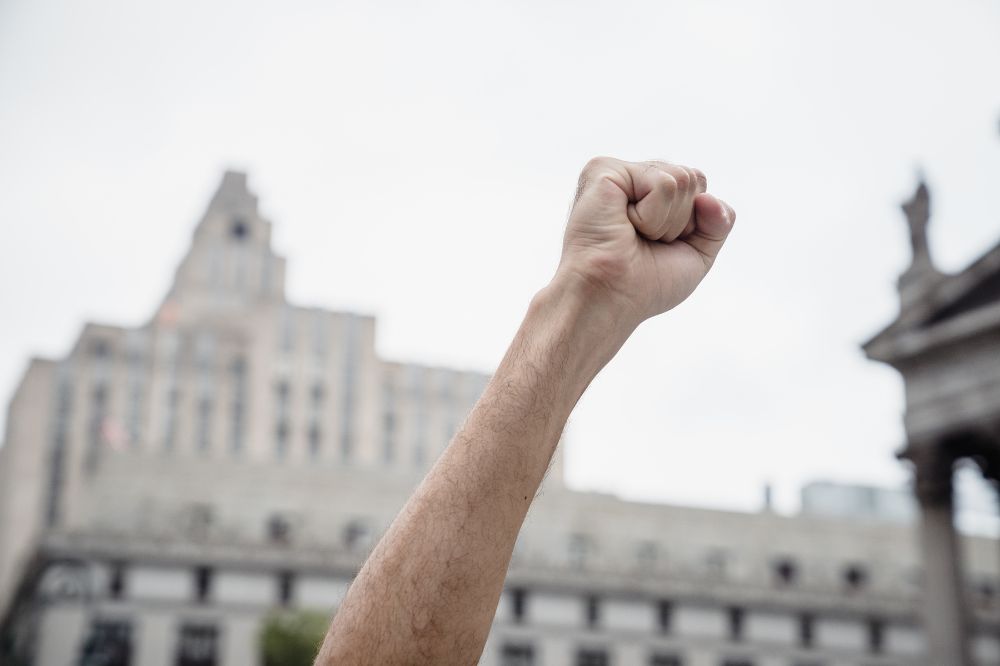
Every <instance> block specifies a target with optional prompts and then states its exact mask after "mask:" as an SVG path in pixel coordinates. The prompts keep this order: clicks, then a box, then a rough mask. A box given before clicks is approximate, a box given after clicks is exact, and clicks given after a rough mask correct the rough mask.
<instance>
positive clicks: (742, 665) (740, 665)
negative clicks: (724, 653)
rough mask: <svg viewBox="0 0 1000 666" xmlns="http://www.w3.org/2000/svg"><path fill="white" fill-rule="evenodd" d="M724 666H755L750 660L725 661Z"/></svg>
mask: <svg viewBox="0 0 1000 666" xmlns="http://www.w3.org/2000/svg"><path fill="white" fill-rule="evenodd" d="M722 666H753V662H752V661H750V660H749V659H740V658H737V659H725V660H723V662H722Z"/></svg>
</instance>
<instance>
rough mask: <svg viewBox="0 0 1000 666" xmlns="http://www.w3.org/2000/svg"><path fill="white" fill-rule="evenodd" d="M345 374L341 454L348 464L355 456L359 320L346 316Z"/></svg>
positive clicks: (341, 419)
mask: <svg viewBox="0 0 1000 666" xmlns="http://www.w3.org/2000/svg"><path fill="white" fill-rule="evenodd" d="M344 324H345V331H344V374H343V392H342V395H343V404H342V405H341V418H340V453H341V459H342V460H343V461H344V462H345V463H347V462H350V461H351V459H352V458H353V456H354V406H355V395H354V390H355V386H354V385H355V381H356V375H357V364H358V348H359V346H360V345H359V344H358V337H359V331H358V328H359V326H358V324H359V322H358V318H357V317H355V316H354V315H351V314H348V315H345V319H344Z"/></svg>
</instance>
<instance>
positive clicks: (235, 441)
mask: <svg viewBox="0 0 1000 666" xmlns="http://www.w3.org/2000/svg"><path fill="white" fill-rule="evenodd" d="M231 372H232V382H233V404H232V428H231V430H230V449H231V450H232V452H233V453H239V452H240V451H242V450H243V434H244V430H245V428H244V423H243V419H244V416H245V414H246V393H247V387H246V384H247V381H246V379H247V364H246V360H244V359H243V358H242V357H240V358H236V359H234V360H233V364H232V367H231Z"/></svg>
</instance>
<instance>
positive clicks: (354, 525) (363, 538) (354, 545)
mask: <svg viewBox="0 0 1000 666" xmlns="http://www.w3.org/2000/svg"><path fill="white" fill-rule="evenodd" d="M370 539H371V533H370V531H369V530H368V526H367V525H365V524H364V523H363V522H362V521H360V520H352V521H351V522H349V523H348V524H347V527H345V528H344V545H345V546H347V549H348V550H354V551H358V550H363V549H365V548H367V547H368V546H369V544H370Z"/></svg>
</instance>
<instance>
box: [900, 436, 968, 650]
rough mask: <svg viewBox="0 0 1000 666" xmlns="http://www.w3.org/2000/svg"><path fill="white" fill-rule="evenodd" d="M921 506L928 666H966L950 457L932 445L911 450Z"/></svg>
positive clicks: (965, 627)
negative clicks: (943, 665)
mask: <svg viewBox="0 0 1000 666" xmlns="http://www.w3.org/2000/svg"><path fill="white" fill-rule="evenodd" d="M906 457H907V458H909V459H910V460H912V461H913V462H914V464H915V468H916V469H915V473H916V478H915V484H914V489H915V491H916V495H917V500H918V501H919V503H920V545H921V552H922V554H923V561H924V589H923V595H924V596H923V625H924V632H925V633H926V636H927V646H928V657H929V663H930V664H934V665H935V666H936V665H938V664H948V665H949V666H951V665H952V664H954V665H955V666H968V665H969V664H971V661H970V660H969V625H968V619H967V616H966V608H965V604H964V596H965V594H964V588H965V578H964V577H963V576H962V560H961V553H960V549H959V543H958V538H957V536H956V534H955V526H954V521H953V515H952V513H953V489H952V472H953V466H954V463H955V459H954V457H953V456H952V455H951V454H949V453H948V452H947V451H944V450H942V447H940V446H936V445H925V446H921V447H920V449H918V450H913V447H911V449H910V450H909V451H907V453H906Z"/></svg>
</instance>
